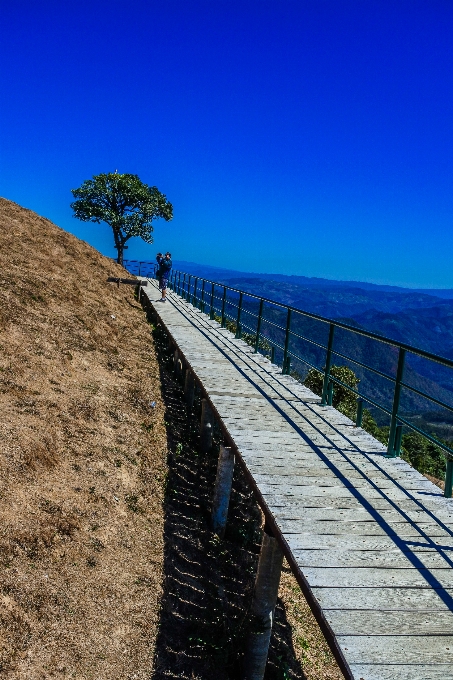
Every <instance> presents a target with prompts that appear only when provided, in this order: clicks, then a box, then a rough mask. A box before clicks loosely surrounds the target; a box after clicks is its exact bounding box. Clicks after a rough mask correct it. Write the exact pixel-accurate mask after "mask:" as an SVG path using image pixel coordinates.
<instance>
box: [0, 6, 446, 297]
mask: <svg viewBox="0 0 453 680" xmlns="http://www.w3.org/2000/svg"><path fill="white" fill-rule="evenodd" d="M0 60H1V69H0V87H1V95H2V103H1V106H0V195H2V196H5V197H6V198H9V199H11V200H14V201H17V202H18V203H20V204H21V205H24V206H26V207H28V208H31V209H33V210H35V211H37V212H38V213H40V214H43V215H45V216H46V217H49V218H50V219H52V220H53V221H54V222H56V223H57V224H59V225H60V226H61V227H63V228H64V229H68V230H70V231H72V232H73V233H75V234H76V235H77V236H80V237H81V238H83V239H85V240H87V241H89V242H90V243H92V244H93V245H94V246H96V247H97V248H99V249H100V250H101V251H102V252H104V253H105V254H107V255H110V256H113V255H114V252H115V251H114V250H113V247H112V246H113V242H112V238H111V234H110V231H109V228H108V227H102V226H101V227H99V226H98V225H89V224H84V223H80V222H77V221H76V220H74V219H73V218H72V217H71V210H70V208H69V203H70V201H71V198H72V197H71V194H70V189H71V188H75V187H78V186H79V185H80V184H81V183H82V181H83V180H84V179H87V178H90V177H91V176H92V175H94V174H97V173H100V172H113V171H114V170H115V169H118V171H119V172H132V173H135V174H138V175H139V176H140V178H141V179H142V180H143V181H144V182H146V183H148V184H151V185H156V186H157V187H158V188H159V189H160V190H161V191H162V192H163V193H165V194H166V195H167V198H168V199H169V200H170V201H172V203H173V204H174V215H175V216H174V219H173V221H172V222H170V223H168V224H167V223H166V222H162V221H161V222H156V225H155V244H154V245H152V246H147V245H145V244H144V243H143V242H142V241H139V240H136V239H134V242H132V243H131V242H129V243H130V248H129V250H128V251H127V255H128V256H129V257H133V258H142V259H149V258H151V257H153V256H154V254H155V252H156V251H157V250H164V249H165V250H167V249H170V250H172V252H173V253H174V257H175V258H176V259H179V260H191V261H196V262H201V263H204V264H213V265H216V266H224V267H231V268H237V269H242V270H248V271H266V272H272V271H274V272H279V273H288V274H301V275H307V276H320V277H327V278H343V279H356V280H366V281H373V282H376V283H390V284H399V285H408V286H414V287H435V288H437V287H453V266H452V251H453V124H452V123H453V121H452V109H453V89H452V85H453V3H452V2H451V0H426V1H425V2H422V1H419V0H411V1H410V2H407V1H405V0H398V2H394V0H388V1H384V0H382V1H378V0H354V1H352V0H351V1H348V0H344V1H343V2H341V3H339V2H338V1H335V2H333V1H330V0H310V1H308V0H297V1H296V0H294V1H293V0H278V2H276V1H275V0H273V1H270V0H241V2H236V0H228V1H226V0H225V1H224V0H206V1H202V0H191V2H187V0H185V1H184V2H180V1H179V0H178V1H177V0H161V1H159V2H155V1H153V0H149V1H148V2H139V1H137V0H135V1H134V2H125V1H124V0H123V1H121V2H120V1H118V0H109V1H108V2H107V1H99V0H91V1H90V2H86V1H85V0H78V2H76V3H66V2H61V1H60V0H58V2H57V1H55V2H53V1H50V0H42V1H41V2H39V3H37V2H28V1H27V0H17V1H16V2H14V3H13V2H10V3H6V2H3V3H2V41H1V45H0Z"/></svg>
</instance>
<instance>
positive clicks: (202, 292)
mask: <svg viewBox="0 0 453 680" xmlns="http://www.w3.org/2000/svg"><path fill="white" fill-rule="evenodd" d="M205 283H206V281H205V280H204V279H203V283H202V284H201V302H200V310H201V311H202V312H203V314H204V286H205Z"/></svg>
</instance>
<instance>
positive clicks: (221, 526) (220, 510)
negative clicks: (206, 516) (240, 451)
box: [211, 444, 234, 538]
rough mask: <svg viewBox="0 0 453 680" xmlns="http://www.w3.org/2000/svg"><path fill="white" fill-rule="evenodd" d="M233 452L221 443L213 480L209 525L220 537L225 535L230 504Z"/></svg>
mask: <svg viewBox="0 0 453 680" xmlns="http://www.w3.org/2000/svg"><path fill="white" fill-rule="evenodd" d="M233 472H234V453H233V450H232V449H230V448H226V447H225V446H223V444H222V445H221V446H220V452H219V460H218V463H217V476H216V480H215V488H214V499H213V502H212V514H211V526H212V530H213V531H214V533H216V534H217V535H218V536H219V537H220V538H223V537H224V535H225V529H226V524H227V520H228V506H229V504H230V495H231V486H232V484H233Z"/></svg>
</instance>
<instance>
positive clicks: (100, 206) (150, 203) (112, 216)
mask: <svg viewBox="0 0 453 680" xmlns="http://www.w3.org/2000/svg"><path fill="white" fill-rule="evenodd" d="M71 191H72V195H73V196H74V198H75V199H76V200H75V201H74V202H73V203H71V208H72V209H73V210H74V217H76V218H77V219H79V220H82V221H83V222H96V223H98V224H99V223H100V222H106V223H107V224H108V225H110V226H111V227H112V230H113V238H114V241H115V248H116V249H117V251H118V262H119V263H120V264H122V263H123V252H124V246H125V243H126V241H128V240H129V239H130V238H132V237H133V236H139V237H140V238H142V239H143V240H144V241H145V242H146V243H152V242H153V237H152V231H153V226H152V221H153V220H155V219H157V218H159V217H163V218H164V219H165V220H167V221H168V220H171V219H172V217H173V206H172V204H171V203H170V202H169V201H167V199H166V197H165V196H164V194H162V193H161V192H160V191H159V190H158V189H157V187H150V186H148V185H147V184H144V183H143V182H142V181H141V180H140V178H139V177H138V176H137V175H130V174H123V175H121V174H118V173H116V172H115V173H108V174H101V175H95V176H94V177H93V179H87V180H85V181H84V182H83V184H82V186H80V187H79V188H78V189H71Z"/></svg>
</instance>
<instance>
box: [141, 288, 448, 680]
mask: <svg viewBox="0 0 453 680" xmlns="http://www.w3.org/2000/svg"><path fill="white" fill-rule="evenodd" d="M150 284H151V285H150V286H148V287H147V289H143V292H144V293H145V294H146V295H148V297H149V299H150V301H151V303H152V306H153V308H154V309H155V310H156V313H157V314H158V316H159V318H160V320H161V322H162V323H163V324H164V327H165V328H166V330H167V332H168V333H169V335H170V336H171V338H172V339H173V341H174V343H175V345H176V346H177V347H178V348H179V351H180V353H181V355H182V357H183V360H184V363H185V364H186V365H187V366H189V367H190V368H191V370H192V371H193V373H194V374H195V376H196V377H197V380H198V382H199V384H200V385H201V387H202V389H203V391H204V393H205V396H206V397H207V399H208V400H209V402H210V404H211V406H212V409H213V411H214V413H215V416H216V418H217V419H218V421H219V422H220V424H221V425H222V427H223V430H224V432H225V434H226V437H227V440H229V441H228V445H231V446H233V447H234V450H235V452H236V453H237V459H239V462H240V463H241V465H242V467H243V469H244V470H245V471H246V473H247V475H248V476H249V479H250V483H251V484H252V486H253V488H254V491H255V493H256V496H257V499H258V501H259V503H260V505H261V507H262V508H263V510H264V512H265V514H266V517H267V518H268V521H270V522H271V524H272V525H273V527H274V531H276V535H277V536H278V539H279V541H280V544H281V546H282V549H283V551H284V554H285V556H286V558H287V559H288V561H289V562H290V564H291V567H292V569H293V572H294V573H295V575H296V577H297V579H298V581H299V583H300V585H301V587H302V589H303V592H304V594H305V596H306V597H307V599H308V601H309V603H310V605H311V607H312V610H313V611H314V613H315V616H316V617H317V619H318V621H319V623H320V625H321V627H322V629H323V632H324V634H325V636H326V638H327V640H328V642H329V644H330V646H331V648H332V651H333V652H334V654H335V656H336V657H337V659H338V661H339V663H340V666H341V668H342V670H343V672H344V674H345V677H346V678H356V679H357V680H360V679H363V680H391V679H392V680H393V679H398V680H434V679H436V680H440V678H442V680H445V679H447V678H451V679H453V613H452V612H453V570H452V566H453V500H450V499H445V498H444V497H443V495H442V492H441V490H440V489H439V488H438V487H436V486H434V485H433V484H431V482H429V481H428V480H427V479H426V478H425V477H423V476H422V475H421V474H419V473H418V472H417V471H415V470H414V469H413V468H411V467H410V466H409V465H408V464H407V463H405V462H404V461H403V460H401V459H388V458H385V457H384V456H383V454H384V453H385V447H384V446H382V444H380V443H379V442H377V441H376V440H375V439H373V437H371V436H370V435H368V434H367V433H366V432H364V431H363V430H362V429H360V428H355V427H354V424H353V423H352V422H351V421H350V420H349V419H348V418H346V417H345V416H343V415H342V414H340V413H339V412H338V411H336V410H335V409H333V408H332V407H329V406H321V405H320V399H319V398H318V397H316V396H315V395H314V394H313V393H312V392H310V391H309V390H308V389H307V388H305V387H304V386H302V385H301V384H299V383H298V382H296V381H295V380H294V379H293V378H291V377H290V376H285V375H282V374H281V372H280V369H279V368H278V367H277V366H275V365H273V364H271V363H270V362H269V361H268V360H267V359H265V358H264V357H262V356H261V355H260V354H254V353H253V350H252V348H251V347H249V346H248V345H246V343H245V342H243V341H242V340H236V339H234V336H233V335H232V334H231V333H230V332H229V331H227V330H225V329H222V328H221V327H220V325H219V324H218V323H217V322H215V321H210V320H209V318H208V317H207V316H206V315H205V314H202V313H201V312H200V311H199V310H197V309H195V308H193V307H192V305H190V304H188V303H187V302H185V301H184V300H182V299H181V298H179V297H178V296H177V295H175V294H174V293H170V294H169V299H168V301H167V302H166V303H164V304H163V303H160V302H156V301H157V300H158V298H159V294H158V291H157V290H156V289H155V282H153V281H150Z"/></svg>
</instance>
